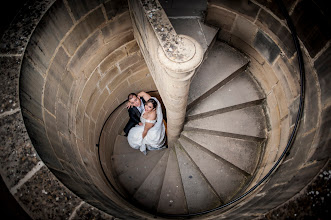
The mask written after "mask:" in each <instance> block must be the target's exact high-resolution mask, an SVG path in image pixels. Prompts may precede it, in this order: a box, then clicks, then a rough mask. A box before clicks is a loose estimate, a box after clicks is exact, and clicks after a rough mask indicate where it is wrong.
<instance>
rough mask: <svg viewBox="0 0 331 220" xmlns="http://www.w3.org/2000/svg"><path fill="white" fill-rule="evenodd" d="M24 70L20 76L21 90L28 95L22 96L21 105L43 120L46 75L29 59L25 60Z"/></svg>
mask: <svg viewBox="0 0 331 220" xmlns="http://www.w3.org/2000/svg"><path fill="white" fill-rule="evenodd" d="M22 72H24V73H23V74H21V77H20V90H21V91H23V92H24V93H25V94H26V95H25V97H22V100H21V105H22V107H23V108H25V109H27V110H28V111H29V112H31V113H32V114H33V115H34V116H35V117H37V118H38V119H40V120H42V108H41V102H42V101H41V99H42V92H43V91H42V90H43V86H44V77H43V75H42V74H40V72H38V71H37V70H35V69H34V67H33V65H32V63H31V62H30V61H29V60H27V59H25V60H24V61H23V64H22ZM22 96H24V94H23V95H22Z"/></svg>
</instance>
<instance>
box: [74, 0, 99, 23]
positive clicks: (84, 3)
mask: <svg viewBox="0 0 331 220" xmlns="http://www.w3.org/2000/svg"><path fill="white" fill-rule="evenodd" d="M103 2H105V0H68V4H69V7H70V10H71V12H72V14H73V15H74V17H75V19H76V20H79V19H80V18H81V17H83V16H84V15H86V14H87V13H89V12H90V11H92V10H93V9H95V8H96V7H98V6H99V5H100V4H102V3H103Z"/></svg>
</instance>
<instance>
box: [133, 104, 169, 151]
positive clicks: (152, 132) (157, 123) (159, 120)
mask: <svg viewBox="0 0 331 220" xmlns="http://www.w3.org/2000/svg"><path fill="white" fill-rule="evenodd" d="M152 99H154V100H155V101H156V102H157V107H156V114H157V116H156V120H147V119H145V118H143V115H144V112H145V109H144V110H143V112H142V113H141V116H140V121H141V122H142V123H143V125H142V126H139V125H136V126H135V127H133V128H131V130H130V132H129V134H128V142H129V144H130V146H131V147H132V148H134V149H139V150H140V151H141V152H143V153H144V154H146V149H148V150H159V149H162V148H164V144H165V126H164V123H163V114H162V109H161V104H160V102H159V101H158V100H157V99H156V98H155V97H152ZM146 122H148V123H153V124H154V126H153V127H152V128H150V129H149V130H148V132H147V135H146V136H145V138H144V139H143V138H142V133H143V131H144V127H145V123H146Z"/></svg>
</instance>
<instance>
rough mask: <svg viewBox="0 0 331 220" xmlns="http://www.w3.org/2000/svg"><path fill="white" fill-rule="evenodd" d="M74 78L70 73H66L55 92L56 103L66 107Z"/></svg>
mask: <svg viewBox="0 0 331 220" xmlns="http://www.w3.org/2000/svg"><path fill="white" fill-rule="evenodd" d="M73 82H74V78H73V76H72V75H71V73H70V72H68V71H67V72H66V73H65V74H64V75H63V77H62V80H61V84H60V85H59V90H58V91H57V97H58V101H61V102H62V103H63V104H65V105H68V104H69V103H68V101H69V94H70V90H71V88H72V86H73Z"/></svg>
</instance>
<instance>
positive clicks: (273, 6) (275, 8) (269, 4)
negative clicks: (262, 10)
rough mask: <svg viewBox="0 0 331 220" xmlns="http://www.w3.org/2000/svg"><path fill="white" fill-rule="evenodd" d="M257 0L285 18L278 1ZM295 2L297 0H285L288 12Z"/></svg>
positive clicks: (279, 16)
mask: <svg viewBox="0 0 331 220" xmlns="http://www.w3.org/2000/svg"><path fill="white" fill-rule="evenodd" d="M256 1H257V2H258V3H260V4H262V5H263V6H265V7H267V8H268V9H269V10H270V11H272V13H273V14H275V15H276V16H277V17H278V18H280V19H282V20H284V19H285V18H284V16H283V14H282V12H281V10H280V8H279V6H278V4H277V2H276V1H264V0H256ZM295 2H296V1H295V0H287V1H283V3H284V5H285V8H286V9H287V11H288V12H289V11H290V10H291V8H292V7H293V4H294V3H295Z"/></svg>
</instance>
